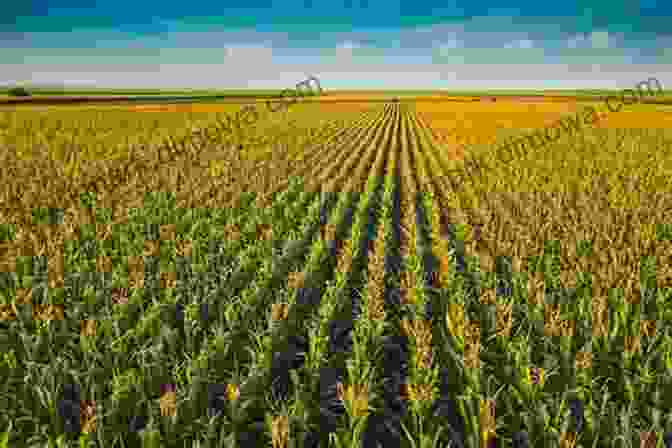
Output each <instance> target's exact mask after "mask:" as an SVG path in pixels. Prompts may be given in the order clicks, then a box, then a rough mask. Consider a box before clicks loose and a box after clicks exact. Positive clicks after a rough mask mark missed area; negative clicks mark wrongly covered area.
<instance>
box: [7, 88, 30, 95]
mask: <svg viewBox="0 0 672 448" xmlns="http://www.w3.org/2000/svg"><path fill="white" fill-rule="evenodd" d="M8 93H9V95H10V96H30V92H29V91H28V90H27V89H26V88H25V87H13V88H11V89H9V92H8Z"/></svg>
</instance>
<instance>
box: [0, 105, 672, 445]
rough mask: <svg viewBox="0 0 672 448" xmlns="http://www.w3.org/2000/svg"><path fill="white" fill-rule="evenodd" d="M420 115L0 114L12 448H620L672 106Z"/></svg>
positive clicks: (430, 108) (671, 374) (1, 371)
mask: <svg viewBox="0 0 672 448" xmlns="http://www.w3.org/2000/svg"><path fill="white" fill-rule="evenodd" d="M440 97H441V96H440V95H438V94H437V95H432V99H438V98H440ZM427 98H428V96H425V97H424V100H422V99H420V97H419V96H417V97H416V98H413V97H411V96H406V97H404V96H403V95H401V94H397V93H394V92H392V93H387V94H385V93H378V94H370V95H368V94H362V93H360V94H357V93H347V92H346V93H342V94H338V95H336V94H333V95H331V94H330V95H328V96H327V97H326V98H325V99H314V98H313V99H310V100H305V101H300V102H297V103H295V104H293V105H291V106H289V107H285V108H282V109H278V110H277V111H276V112H273V111H270V110H269V109H268V108H267V106H266V104H265V102H264V101H263V100H258V101H255V102H254V103H255V105H254V108H255V111H256V113H253V114H252V115H254V117H253V118H254V119H252V118H251V115H250V114H247V115H246V116H245V117H243V118H241V119H240V120H238V119H236V120H234V121H231V120H232V119H231V117H234V116H236V113H238V112H239V111H240V110H241V107H243V105H242V104H231V103H224V102H221V103H217V102H213V103H205V102H200V103H194V104H167V103H162V104H157V103H153V104H123V103H119V104H105V105H102V104H91V105H71V106H65V105H61V106H49V105H41V106H37V105H35V106H20V107H19V106H17V107H16V108H9V107H6V105H5V106H4V107H2V108H0V178H1V179H2V181H1V182H0V300H1V303H0V318H1V321H0V341H2V344H3V347H4V348H3V352H2V359H0V385H1V387H2V391H3V393H2V395H0V396H1V397H2V398H0V406H1V407H2V409H4V410H6V412H3V413H1V414H0V429H2V428H10V429H9V430H8V432H7V433H6V434H7V437H8V439H7V440H8V446H17V447H23V446H59V447H60V446H89V445H87V443H95V446H101V447H102V446H104V447H117V446H118V447H136V446H143V447H144V446H146V447H150V446H162V447H163V446H166V447H176V448H177V447H183V446H213V447H215V446H216V447H219V446H235V447H241V448H244V447H261V446H272V447H274V448H276V447H278V448H279V447H290V446H296V447H316V448H317V447H322V446H325V447H326V446H334V447H339V446H340V447H351V446H352V447H354V446H363V447H366V448H368V447H375V446H376V443H381V444H382V446H385V447H388V446H389V447H403V448H411V447H423V448H424V447H429V448H434V447H447V446H451V447H452V446H461V447H468V448H476V447H484V446H490V445H487V443H488V441H489V440H494V439H496V440H498V443H499V445H498V446H511V444H512V438H513V434H514V433H515V431H517V430H518V429H519V428H522V427H524V428H527V431H528V432H529V436H530V442H531V444H530V446H534V447H546V446H562V447H565V446H567V447H569V446H576V447H578V446H584V447H602V446H611V445H610V443H611V441H612V440H614V439H615V438H618V437H620V438H622V439H625V440H628V441H630V443H631V446H640V445H639V444H640V432H641V431H645V430H646V428H649V427H650V426H651V425H652V424H653V423H652V422H655V421H659V420H661V419H663V420H664V419H669V418H670V416H671V415H672V330H671V328H672V327H671V326H670V325H667V324H666V322H670V321H672V123H671V120H672V114H670V112H671V110H670V108H669V106H665V105H659V104H656V105H653V104H637V105H631V106H626V107H624V108H623V110H622V111H621V112H616V113H609V114H602V115H600V116H599V120H597V121H596V122H595V123H594V125H586V124H582V125H581V126H580V127H578V128H575V129H574V130H572V131H571V132H565V133H562V134H561V135H559V137H558V138H557V139H555V140H554V141H552V142H549V143H548V144H547V145H545V146H539V147H531V148H530V147H529V146H528V147H527V148H526V149H525V150H521V151H518V152H516V153H514V154H513V155H510V156H509V157H508V158H507V160H506V161H504V160H503V159H502V158H501V157H500V153H499V152H498V151H497V148H500V147H501V146H502V145H504V144H506V143H507V142H509V141H510V139H514V138H520V137H522V136H524V135H526V134H529V133H531V132H534V131H535V130H540V129H543V128H544V127H546V126H553V123H557V122H558V120H560V119H562V118H563V117H567V116H574V114H576V113H579V112H580V111H581V110H582V109H584V108H585V107H587V106H589V105H592V104H593V103H589V102H586V101H574V100H572V99H564V100H560V99H557V98H553V99H549V100H544V99H536V100H531V99H525V100H522V99H516V98H512V97H506V98H504V97H497V98H496V99H495V100H493V97H492V96H487V97H479V96H478V95H477V94H476V93H474V95H473V96H466V95H463V96H458V95H456V96H454V97H451V98H449V99H450V100H451V101H442V102H440V101H427ZM337 99H340V100H343V99H346V100H348V101H341V102H338V101H337ZM367 100H376V101H367ZM458 100H459V101H458ZM594 106H595V107H596V108H598V109H599V108H600V107H602V106H601V105H600V103H594ZM226 117H229V118H226ZM204 129H207V130H208V132H201V130H204ZM57 403H59V404H58V405H57ZM568 410H569V411H570V412H569V415H570V417H566V416H567V415H568ZM623 416H626V417H627V418H626V419H625V420H623ZM623 421H625V422H626V423H623ZM10 425H11V426H10ZM449 425H450V426H449ZM390 428H392V429H390ZM2 430H4V429H2ZM197 443H198V444H200V445H197ZM661 443H662V442H661ZM78 444H82V445H78ZM90 446H94V445H90ZM625 446H627V445H625ZM660 446H662V445H660ZM0 447H2V445H0Z"/></svg>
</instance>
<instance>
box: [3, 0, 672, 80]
mask: <svg viewBox="0 0 672 448" xmlns="http://www.w3.org/2000/svg"><path fill="white" fill-rule="evenodd" d="M8 3H9V4H8V5H5V6H3V14H2V15H1V16H0V84H11V83H14V82H26V83H36V84H64V85H72V86H77V87H79V86H101V87H139V88H235V89H238V88H248V87H249V88H284V87H291V86H293V85H294V84H296V83H297V82H299V81H301V80H303V79H305V78H306V77H307V76H308V75H313V76H316V77H318V78H319V79H320V82H321V85H322V88H323V89H326V90H328V89H330V88H331V89H357V88H362V89H422V90H424V89H448V90H449V89H483V88H493V89H507V88H512V89H518V88H535V89H537V88H549V89H555V88H569V89H571V88H629V87H632V86H633V85H635V84H637V83H638V82H639V81H641V80H644V79H647V78H649V77H657V78H658V79H659V80H660V81H661V82H662V84H663V85H664V86H665V87H666V88H669V87H668V84H672V77H670V74H672V70H671V69H672V27H671V26H670V23H672V21H671V19H672V2H670V1H665V2H663V1H656V0H640V1H639V2H635V1H632V0H610V1H608V2H607V1H593V2H588V1H578V0H574V1H566V0H565V1H556V2H548V1H519V2H517V6H516V7H510V6H508V5H506V4H504V2H502V1H499V0H497V1H486V0H482V1H480V2H479V1H470V2H464V1H454V2H448V1H446V0H441V1H430V0H414V1H405V2H403V3H401V2H399V1H398V0H397V1H394V0H331V1H323V2H318V1H316V0H284V1H279V0H247V1H244V2H243V1H228V0H218V1H203V0H191V1H186V2H185V1H180V2H174V1H170V0H166V1H163V2H157V1H152V0H142V1H141V0H135V1H130V0H115V1H108V0H96V1H93V0H26V1H23V2H21V1H14V2H8Z"/></svg>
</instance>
